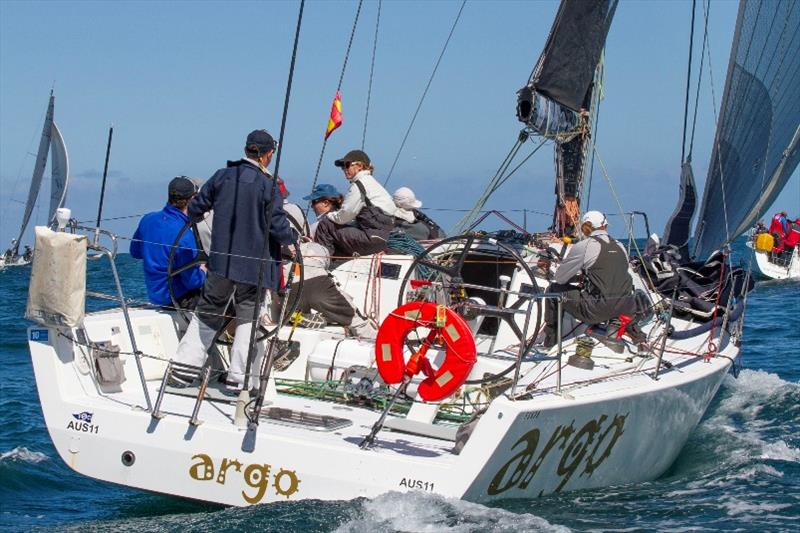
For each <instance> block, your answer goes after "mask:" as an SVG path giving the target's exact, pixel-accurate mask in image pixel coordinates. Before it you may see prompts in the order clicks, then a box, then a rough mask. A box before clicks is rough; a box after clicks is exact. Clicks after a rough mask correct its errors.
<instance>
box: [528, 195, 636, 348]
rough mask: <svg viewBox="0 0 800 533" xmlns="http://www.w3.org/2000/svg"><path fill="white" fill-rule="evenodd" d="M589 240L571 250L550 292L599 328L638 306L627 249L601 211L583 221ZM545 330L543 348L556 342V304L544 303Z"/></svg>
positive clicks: (554, 302)
mask: <svg viewBox="0 0 800 533" xmlns="http://www.w3.org/2000/svg"><path fill="white" fill-rule="evenodd" d="M581 232H582V233H583V235H584V236H585V237H586V238H585V239H582V240H581V241H578V242H577V243H576V244H574V245H573V246H572V248H570V250H569V252H568V253H567V256H566V257H565V258H564V261H563V262H562V263H561V265H560V266H559V267H558V269H557V270H556V272H555V280H554V281H553V282H552V283H551V284H550V288H549V289H548V292H560V293H562V295H563V304H562V306H563V307H562V308H563V310H564V311H566V312H568V313H570V314H571V315H572V316H574V317H575V318H577V319H578V320H580V321H581V322H584V323H585V324H600V323H602V322H605V321H607V320H609V319H611V318H616V317H618V316H619V315H631V316H632V315H633V314H634V313H635V311H636V303H635V300H634V297H633V280H632V279H631V275H630V273H629V272H628V256H627V254H626V253H625V248H623V247H622V245H621V244H620V243H619V242H617V241H616V240H615V239H613V238H612V237H611V236H610V235H609V234H608V220H607V219H606V216H605V215H604V214H603V213H601V212H600V211H588V212H586V213H585V214H584V215H583V218H581ZM545 302H546V303H545V316H544V319H545V326H544V335H543V337H542V341H541V344H542V345H543V346H544V347H545V348H549V347H551V346H553V345H554V344H555V343H556V342H557V338H556V326H557V320H558V317H557V302H556V300H554V299H552V298H550V299H547V300H545Z"/></svg>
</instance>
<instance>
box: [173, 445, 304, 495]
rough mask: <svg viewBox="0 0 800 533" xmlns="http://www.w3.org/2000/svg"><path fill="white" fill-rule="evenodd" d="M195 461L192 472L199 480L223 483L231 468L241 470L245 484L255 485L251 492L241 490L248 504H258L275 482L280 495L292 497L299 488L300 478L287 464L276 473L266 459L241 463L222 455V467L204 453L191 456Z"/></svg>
mask: <svg viewBox="0 0 800 533" xmlns="http://www.w3.org/2000/svg"><path fill="white" fill-rule="evenodd" d="M192 460H193V461H194V460H196V461H197V462H195V463H192V465H191V466H190V467H189V476H190V477H191V478H192V479H196V480H197V481H216V482H217V483H219V484H220V485H224V484H225V481H226V480H227V476H228V471H229V470H230V469H233V470H235V471H236V472H239V473H241V474H242V478H243V479H244V482H245V484H247V486H248V487H251V488H253V489H255V491H254V492H252V491H251V492H250V493H248V492H247V491H246V490H243V491H242V498H243V499H244V501H246V502H247V503H249V504H256V503H258V502H260V501H261V499H262V498H264V495H265V494H266V492H267V488H269V486H270V482H271V483H272V488H273V489H274V490H275V494H276V495H277V496H285V497H286V499H289V497H290V496H291V495H293V494H294V493H296V492H297V491H298V490H300V487H299V485H300V479H299V478H298V477H297V474H296V473H295V471H294V470H288V469H285V468H280V469H278V471H277V472H274V473H273V468H272V465H270V464H267V463H253V464H247V465H246V464H242V463H241V462H240V461H239V460H238V459H228V458H223V459H222V462H221V463H220V464H219V468H216V467H215V465H214V460H213V459H212V458H211V457H210V456H209V455H206V454H204V453H198V454H196V455H193V456H192Z"/></svg>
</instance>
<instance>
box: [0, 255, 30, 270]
mask: <svg viewBox="0 0 800 533" xmlns="http://www.w3.org/2000/svg"><path fill="white" fill-rule="evenodd" d="M30 264H31V262H30V260H26V259H23V258H22V257H18V258H17V259H16V260H14V261H9V262H6V260H5V259H0V269H3V268H5V267H20V266H27V265H30Z"/></svg>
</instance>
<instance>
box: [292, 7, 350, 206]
mask: <svg viewBox="0 0 800 533" xmlns="http://www.w3.org/2000/svg"><path fill="white" fill-rule="evenodd" d="M363 3H364V0H358V8H357V9H356V17H355V20H353V28H352V29H351V30H350V40H348V41H347V50H346V51H345V53H344V62H343V63H342V71H341V72H340V73H339V83H338V84H337V85H336V92H337V93H338V92H339V91H340V90H341V89H342V82H343V81H344V73H345V70H346V69H347V62H348V60H349V59H350V49H351V48H352V47H353V37H354V36H355V34H356V28H357V27H358V17H359V16H360V15H361V6H362V4H363ZM326 146H328V137H325V138H324V139H323V140H322V150H320V152H319V160H318V161H317V170H316V171H314V181H312V182H311V191H313V190H314V187H316V185H317V180H319V171H320V169H321V168H322V159H323V157H325V147H326ZM311 191H309V192H311ZM310 209H311V204H310V203H309V204H308V205H307V206H306V212H305V215H306V218H308V212H309V210H310Z"/></svg>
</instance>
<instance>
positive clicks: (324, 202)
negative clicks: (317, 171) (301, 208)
mask: <svg viewBox="0 0 800 533" xmlns="http://www.w3.org/2000/svg"><path fill="white" fill-rule="evenodd" d="M303 200H306V201H309V202H311V209H313V210H314V215H315V216H316V217H317V220H316V221H315V222H314V223H313V224H311V226H310V228H309V234H310V236H311V238H312V239H313V238H314V234H315V233H316V231H317V226H318V225H319V221H320V220H322V219H323V218H325V217H326V216H327V215H328V213H331V212H333V211H338V210H339V209H341V208H342V202H344V196H343V195H342V193H340V192H339V191H338V190H337V189H336V187H334V186H333V185H331V184H329V183H320V184H318V185H315V186H314V189H312V191H311V194H309V195H308V196H304V197H303Z"/></svg>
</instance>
